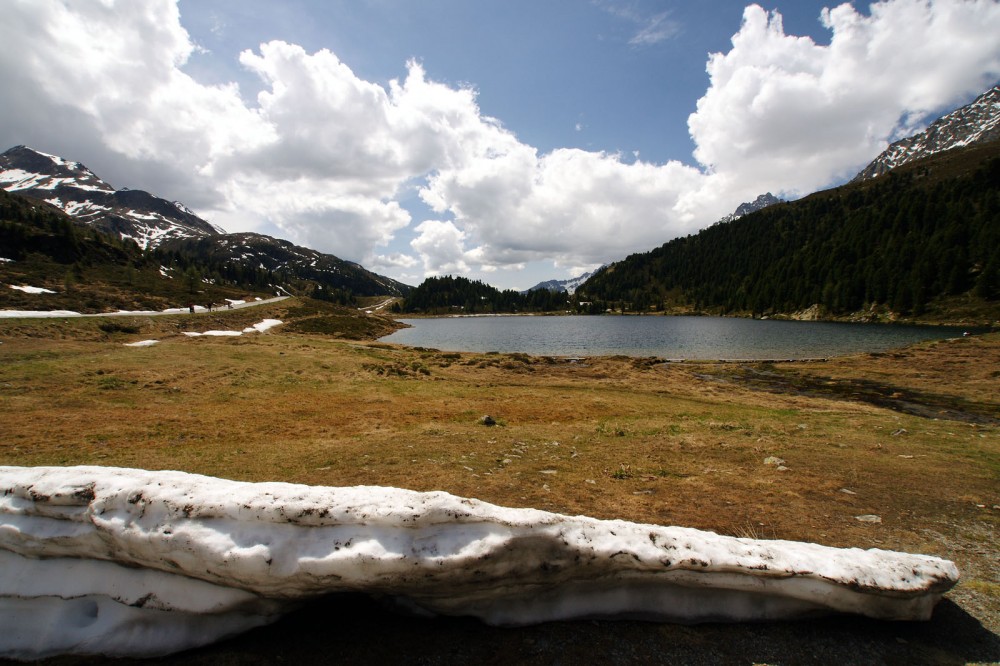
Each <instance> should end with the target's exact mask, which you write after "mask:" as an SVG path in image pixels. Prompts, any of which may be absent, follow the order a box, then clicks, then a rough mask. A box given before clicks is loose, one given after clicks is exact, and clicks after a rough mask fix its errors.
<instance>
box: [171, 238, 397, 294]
mask: <svg viewBox="0 0 1000 666" xmlns="http://www.w3.org/2000/svg"><path fill="white" fill-rule="evenodd" d="M160 249H161V250H163V251H165V252H177V253H179V254H182V255H184V256H187V257H192V258H195V259H197V260H199V261H202V262H209V263H215V264H230V265H233V264H236V265H241V266H244V267H245V268H246V270H248V271H257V270H260V271H267V272H270V273H278V274H281V273H283V274H285V275H287V276H290V277H294V278H295V279H297V280H307V281H309V282H311V283H314V284H316V285H319V286H321V287H322V288H326V289H346V290H348V291H350V292H352V293H354V294H356V295H358V296H403V295H405V294H406V293H407V292H408V291H409V290H410V287H409V285H405V284H403V283H401V282H397V281H396V280H393V279H391V278H387V277H385V276H383V275H378V274H376V273H372V272H371V271H369V270H368V269H366V268H364V267H363V266H361V265H359V264H356V263H354V262H351V261H345V260H343V259H340V258H338V257H335V256H333V255H332V254H324V253H323V252H319V251H317V250H311V249H309V248H307V247H302V246H299V245H295V244H293V243H290V242H289V241H286V240H281V239H278V238H272V237H271V236H264V235H262V234H255V233H237V234H224V235H220V236H203V237H200V238H185V239H178V240H171V241H167V242H164V243H163V244H162V245H161V246H160Z"/></svg>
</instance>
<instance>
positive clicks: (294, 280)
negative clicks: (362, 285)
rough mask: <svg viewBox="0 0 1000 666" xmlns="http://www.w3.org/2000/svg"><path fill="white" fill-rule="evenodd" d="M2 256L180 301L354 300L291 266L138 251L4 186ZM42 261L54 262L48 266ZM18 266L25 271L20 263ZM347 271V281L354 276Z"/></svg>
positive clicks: (74, 278)
mask: <svg viewBox="0 0 1000 666" xmlns="http://www.w3.org/2000/svg"><path fill="white" fill-rule="evenodd" d="M0 257H2V258H4V259H10V260H12V261H14V262H25V261H26V260H27V261H28V263H30V265H31V266H32V268H33V273H34V274H36V275H37V276H38V277H43V276H44V275H49V277H50V282H51V279H55V280H60V281H63V282H64V283H73V284H76V285H82V284H85V283H93V284H95V285H97V284H103V285H105V287H113V288H116V289H118V288H124V289H128V290H133V291H136V292H143V293H145V294H147V295H158V296H161V297H172V298H174V299H177V300H189V299H191V298H192V297H193V296H194V295H195V294H197V293H199V292H203V291H206V290H208V291H210V292H213V293H214V292H215V291H217V290H218V289H223V290H225V289H229V290H236V291H240V292H251V293H261V294H263V293H274V292H275V290H276V288H277V287H281V288H282V289H283V290H285V291H286V292H289V293H293V294H296V295H301V296H309V297H312V298H316V299H319V300H323V301H328V302H332V303H338V304H340V305H356V302H357V299H356V297H355V293H354V291H353V290H352V289H350V288H349V287H344V286H341V285H339V284H329V283H333V282H336V280H337V279H338V278H340V276H339V275H332V276H327V275H317V276H315V277H316V279H308V278H303V277H302V276H301V275H298V274H297V273H296V272H295V270H294V269H293V268H284V267H280V268H277V269H269V268H265V267H263V266H261V265H260V264H259V263H251V262H245V261H233V260H231V259H227V258H223V257H216V256H211V255H209V254H206V253H201V252H198V251H197V246H196V245H186V246H185V245H182V244H173V245H171V246H168V247H161V248H156V249H151V250H143V249H141V248H140V247H139V246H138V245H137V244H136V243H135V242H134V241H132V240H131V239H122V238H121V237H120V236H119V235H117V234H113V233H106V232H103V231H99V230H97V229H95V228H93V227H89V226H87V225H84V224H80V223H77V222H76V221H74V220H73V219H72V218H71V217H70V216H68V215H66V214H65V213H63V212H62V211H60V210H58V209H56V208H54V207H51V206H48V205H47V204H43V203H39V202H37V201H34V200H31V199H28V198H26V197H22V196H19V195H17V194H14V193H10V192H6V191H4V190H0ZM46 262H50V263H51V265H49V267H48V268H46V265H47V264H46ZM19 265H21V266H22V268H23V263H22V264H19ZM60 266H62V267H63V268H60ZM359 270H360V269H359ZM346 272H347V280H348V281H349V280H350V279H351V278H353V277H354V276H353V274H352V273H351V272H350V271H346ZM215 296H216V297H221V296H220V295H219V294H216V295H215Z"/></svg>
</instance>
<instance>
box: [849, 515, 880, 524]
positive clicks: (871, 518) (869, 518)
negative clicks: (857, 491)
mask: <svg viewBox="0 0 1000 666" xmlns="http://www.w3.org/2000/svg"><path fill="white" fill-rule="evenodd" d="M854 519H855V520H860V521H861V522H862V523H881V522H882V516H876V515H875V514H873V513H866V514H865V515H863V516H854Z"/></svg>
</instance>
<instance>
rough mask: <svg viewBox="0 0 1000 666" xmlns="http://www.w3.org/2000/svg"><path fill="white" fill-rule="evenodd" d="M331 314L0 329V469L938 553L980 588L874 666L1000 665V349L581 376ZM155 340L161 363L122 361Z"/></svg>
mask: <svg viewBox="0 0 1000 666" xmlns="http://www.w3.org/2000/svg"><path fill="white" fill-rule="evenodd" d="M316 307H317V306H316V305H315V304H314V303H311V302H305V301H295V300H289V301H285V302H282V303H278V304H273V305H268V306H262V307H258V308H252V309H246V310H236V311H232V312H217V313H214V314H211V315H194V316H188V315H178V316H169V317H126V318H114V319H111V318H103V319H97V318H95V319H65V320H62V319H57V320H0V464H6V465H78V464H96V465H113V466H127V467H142V468H147V469H181V470H185V471H188V472H196V473H200V474H209V475H213V476H220V477H226V478H232V479H240V480H247V481H264V480H278V481H289V482H296V483H308V484H322V485H369V484H370V485H391V486H399V487H404V488H410V489H414V490H445V491H448V492H451V493H455V494H457V495H462V496H469V497H476V498H479V499H482V500H485V501H489V502H494V503H497V504H503V505H509V506H528V507H534V508H539V509H545V510H550V511H556V512H560V513H567V514H586V515H590V516H595V517H598V518H621V519H626V520H631V521H638V522H650V523H659V524H676V525H685V526H690V527H696V528H702V529H707V530H713V531H716V532H720V533H726V534H734V535H738V536H753V537H760V538H777V539H794V540H807V541H815V542H818V543H823V544H828V545H835V546H845V547H847V546H857V547H862V548H870V547H878V548H886V549H892V550H903V551H910V552H921V553H926V554H933V555H939V556H942V557H946V558H949V559H952V560H954V561H955V562H956V563H957V564H958V566H959V569H960V570H961V572H962V575H963V579H962V582H961V583H960V584H959V586H958V587H957V588H956V589H955V590H954V591H952V592H951V593H950V594H949V597H948V598H949V599H950V601H949V602H946V603H947V604H950V605H949V606H948V610H946V611H945V612H944V615H945V616H946V618H950V619H946V620H945V622H946V624H944V625H941V626H938V627H937V628H935V626H934V622H935V621H937V617H936V618H935V620H932V622H931V623H930V625H931V629H930V630H927V629H925V630H914V631H912V632H910V633H908V634H907V636H908V638H907V639H906V640H903V642H899V641H898V640H896V639H898V638H899V635H900V634H899V632H900V631H901V630H899V629H895V628H893V629H890V630H887V633H884V634H881V633H879V632H878V631H876V632H875V633H874V634H872V635H871V636H869V638H870V640H871V641H874V642H873V643H872V645H869V646H868V648H867V649H869V650H873V649H874V650H876V652H874V653H873V654H883V656H886V655H887V656H886V658H890V657H892V658H895V657H899V659H900V660H901V661H900V663H903V662H904V661H910V663H913V660H914V659H915V660H916V662H920V661H921V658H922V657H927V658H928V659H930V658H931V657H935V655H936V656H937V657H941V659H943V660H944V661H945V662H946V663H964V662H967V661H973V662H975V661H990V660H991V659H988V658H987V659H983V658H982V657H983V656H984V655H985V656H986V657H989V656H990V655H991V654H994V653H992V652H990V650H994V649H996V645H997V643H996V634H997V632H998V631H1000V621H998V618H1000V548H998V545H997V544H998V539H997V532H998V530H997V528H998V526H1000V428H998V425H1000V379H998V378H1000V334H997V333H994V334H990V335H986V336H980V337H971V338H964V339H960V340H951V341H941V342H936V343H927V344H922V345H917V346H914V347H911V348H907V349H904V350H898V351H895V352H890V353H883V354H871V355H860V356H854V357H848V358H842V359H833V360H831V361H828V362H821V363H782V364H776V365H773V366H764V365H761V364H745V365H738V364H723V363H664V362H661V361H660V360H658V359H634V358H626V357H603V358H588V359H584V360H577V361H573V360H569V359H563V358H545V357H532V356H527V355H522V354H497V353H494V354H472V353H448V352H442V351H438V350H430V349H409V348H402V347H396V346H390V345H385V344H380V343H378V342H375V341H373V339H374V337H377V336H378V335H380V334H383V333H387V332H388V331H390V330H391V329H392V326H393V324H392V323H391V322H389V321H387V320H383V319H381V318H379V317H372V316H369V317H364V316H357V315H355V314H353V313H347V312H346V311H343V312H333V311H332V310H329V309H327V310H322V309H320V310H316V309H315V308H316ZM265 317H274V318H279V319H282V320H283V321H286V324H284V325H282V326H279V327H277V328H273V329H271V330H270V331H268V332H266V333H263V334H246V335H244V336H242V337H232V338H226V337H197V338H193V337H187V336H184V335H182V332H183V331H185V330H188V331H205V330H209V329H236V330H239V329H241V328H243V327H244V326H249V325H251V324H253V323H254V322H256V321H260V320H261V319H263V318H265ZM366 338H368V339H366ZM145 339H158V340H160V342H159V343H158V344H156V345H154V346H150V347H127V346H125V343H129V342H135V341H138V340H145ZM484 415H489V416H491V417H492V418H493V419H494V420H495V421H496V424H495V425H485V424H484V423H483V421H482V417H483V416H484ZM943 416H946V417H947V418H943ZM862 515H876V516H879V518H880V520H881V522H876V523H871V522H862V521H859V520H858V519H857V518H856V517H857V516H862ZM948 623H951V624H948ZM956 623H957V626H959V627H960V629H961V630H960V631H959V630H956V629H955V626H953V625H956ZM591 624H594V623H582V625H584V629H573V628H572V627H574V626H577V625H574V624H572V623H571V624H570V625H569V626H570V628H567V629H553V630H552V631H556V632H558V631H578V630H579V631H584V630H585V627H586V626H590V625H591ZM594 626H596V627H598V628H597V629H594V630H593V632H592V633H593V635H592V636H591V635H590V634H588V636H589V638H588V640H592V641H602V640H605V639H607V640H611V639H610V634H604V633H602V632H604V631H605V630H604V629H601V628H600V627H604V626H608V625H607V624H605V623H596V624H594ZM644 626H647V625H642V624H628V623H626V625H618V628H617V629H614V631H619V632H625V633H626V634H628V633H629V632H640V633H641V632H642V631H644V630H643V629H642V627H644ZM809 626H810V627H814V626H815V625H809ZM821 626H822V625H821ZM830 626H833V627H836V626H840V625H830ZM682 630H683V631H682ZM803 630H805V629H803ZM277 631H281V630H280V629H279V630H277ZM356 631H362V630H361V629H356ZM400 631H404V629H400ZM443 631H446V632H447V631H448V630H447V629H445V630H443ZM456 631H457V630H456ZM479 631H498V630H487V629H481V630H479ZM519 631H521V632H528V633H520V634H516V633H515V635H516V636H520V637H521V638H519V639H516V640H515V639H511V640H514V641H515V644H520V643H517V640H523V641H528V640H529V638H528V637H534V638H530V640H538V634H537V633H531V632H537V631H540V630H519ZM606 631H609V632H610V631H612V630H611V629H607V630H606ZM648 631H649V632H654V633H652V634H648V635H647V634H643V635H642V637H641V639H640V638H637V639H636V640H640V642H641V641H643V640H644V641H647V642H648V641H653V643H656V642H657V641H661V642H666V643H670V644H673V643H676V641H678V640H681V641H682V642H683V641H685V640H686V641H688V642H687V643H686V645H688V646H689V647H690V646H691V645H692V643H691V641H695V643H697V642H698V641H701V640H706V639H705V637H706V636H709V635H710V634H711V632H717V631H733V632H741V631H742V632H744V634H740V635H741V636H744V640H751V636H750V634H746V633H745V632H746V630H744V629H718V628H713V629H705V630H704V631H706V632H709V633H707V634H705V633H703V634H698V633H695V634H691V635H688V634H684V633H683V632H697V631H699V630H698V629H697V628H662V627H661V628H656V629H654V628H652V627H650V628H649V629H648ZM767 631H773V632H778V634H775V635H780V636H784V634H781V632H782V631H783V630H782V629H780V628H779V629H771V630H767ZM831 631H838V630H836V629H831ZM906 631H908V630H906ZM678 632H681V633H678ZM765 633H766V632H765ZM794 634H795V631H794V630H792V629H789V630H788V636H787V640H789V641H792V640H794V639H793V638H792V636H793V635H794ZM490 635H492V634H483V635H482V636H485V637H482V638H478V639H471V640H472V643H469V645H475V644H476V643H475V641H476V640H481V641H483V642H484V645H485V644H488V643H489V641H490V639H489V638H488V637H489V636H490ZM711 635H713V636H714V635H715V634H711ZM548 636H549V638H548V639H547V640H550V641H555V640H556V638H553V635H548ZM685 636H686V638H685ZM780 636H779V639H778V640H785V639H783V638H780ZM957 636H962V637H963V638H962V639H961V642H962V645H958V644H957V643H956V640H958V639H957V638H956V637H957ZM276 640H277V639H276ZM567 640H568V639H567ZM866 640H867V639H866ZM976 640H978V641H980V642H981V645H979V647H978V648H977V647H976V645H975V644H973V645H972V646H971V647H970V646H969V641H972V643H975V641H976ZM984 641H985V642H984ZM991 641H992V642H991ZM569 643H573V641H571V640H568V642H567V644H569ZM533 644H534V643H531V642H527V643H523V646H531V645H533ZM583 644H585V643H583ZM594 645H596V644H594ZM873 645H874V647H872V646H873ZM984 646H985V647H984ZM990 646H993V647H990ZM619 647H620V646H619ZM224 649H229V650H230V652H228V653H225V652H224V653H213V654H215V656H217V657H218V656H219V655H220V654H227V655H228V656H229V658H230V659H235V660H236V661H240V659H239V658H238V656H235V657H234V656H233V650H237V648H233V647H230V648H224ZM261 649H264V648H261ZM467 649H472V648H467ZM484 649H485V648H484ZM510 649H511V650H514V649H515V648H510ZM524 649H525V650H529V648H528V647H525V648H524ZM567 649H568V648H567ZM594 649H597V648H594ZM616 649H617V648H616ZM706 649H707V647H706ZM713 649H714V648H713ZM878 650H884V653H879V652H878ZM914 650H916V652H914ZM963 650H966V651H965V652H963ZM970 650H971V651H970ZM976 650H978V652H977V651H976ZM237 652H238V650H237ZM265 652H266V649H265ZM751 652H753V651H752V650H751ZM529 653H530V650H529ZM500 654H504V655H506V656H507V657H509V658H511V659H514V658H518V659H520V658H523V657H524V654H521V653H519V652H517V653H514V652H511V653H503V652H498V653H496V654H495V656H496V655H500ZM525 654H528V653H525ZM753 654H754V655H755V656H756V658H760V659H763V658H767V655H768V653H767V652H766V650H765V649H764V648H763V647H761V649H760V651H759V652H756V653H753ZM472 656H474V655H472ZM529 656H530V654H529ZM995 658H1000V656H997V657H995ZM890 660H891V659H890ZM949 660H951V661H949ZM956 660H957V661H956ZM528 661H530V659H528ZM612 661H614V660H613V659H612ZM491 663H498V662H491ZM782 663H786V662H782ZM787 663H799V662H796V661H795V660H791V661H787ZM879 663H881V662H879ZM935 663H937V662H935Z"/></svg>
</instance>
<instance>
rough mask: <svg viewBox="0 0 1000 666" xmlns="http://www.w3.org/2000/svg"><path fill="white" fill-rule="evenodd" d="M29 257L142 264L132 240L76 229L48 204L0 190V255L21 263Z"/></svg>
mask: <svg viewBox="0 0 1000 666" xmlns="http://www.w3.org/2000/svg"><path fill="white" fill-rule="evenodd" d="M31 255H41V256H44V257H47V258H49V259H51V260H53V261H55V262H57V263H60V264H74V263H81V264H83V265H91V264H94V263H104V262H137V261H142V251H141V250H140V249H139V246H138V245H136V244H135V243H134V242H133V241H131V240H122V239H121V238H120V237H117V236H109V235H108V234H104V233H102V232H100V231H97V230H95V229H90V228H86V227H81V226H78V225H76V224H74V222H73V220H72V219H71V218H70V217H69V216H67V215H66V214H64V213H63V212H62V211H59V210H57V209H55V208H53V207H50V206H49V205H48V204H39V203H37V202H34V201H31V200H29V199H26V198H25V197H22V196H19V195H16V194H12V193H10V192H6V191H4V190H2V189H0V256H2V257H3V258H4V259H10V260H12V261H21V260H23V259H25V258H27V257H29V256H31Z"/></svg>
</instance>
